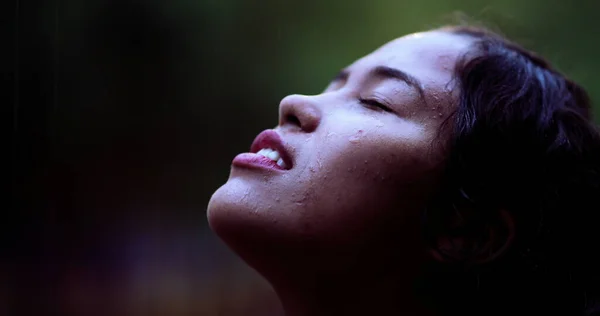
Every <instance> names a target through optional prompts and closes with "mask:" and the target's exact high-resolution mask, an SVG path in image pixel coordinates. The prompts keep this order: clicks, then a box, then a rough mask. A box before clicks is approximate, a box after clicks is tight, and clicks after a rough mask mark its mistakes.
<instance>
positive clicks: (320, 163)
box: [303, 131, 429, 234]
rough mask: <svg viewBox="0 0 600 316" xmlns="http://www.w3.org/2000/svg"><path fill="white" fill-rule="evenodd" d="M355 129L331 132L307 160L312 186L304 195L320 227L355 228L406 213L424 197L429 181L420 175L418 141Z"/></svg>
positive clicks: (421, 161) (424, 171) (421, 163)
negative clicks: (336, 135) (374, 135)
mask: <svg viewBox="0 0 600 316" xmlns="http://www.w3.org/2000/svg"><path fill="white" fill-rule="evenodd" d="M357 134H359V135H357ZM357 134H344V135H343V136H342V137H341V138H337V139H334V138H330V141H331V142H330V143H328V144H324V146H323V148H327V150H321V151H316V154H315V156H314V159H313V161H312V162H311V164H310V166H309V170H310V171H309V174H310V176H309V179H310V180H309V181H310V183H311V185H310V186H309V187H310V188H311V190H310V191H309V192H307V194H306V198H305V199H303V201H305V202H306V203H307V204H306V209H309V210H311V211H310V212H309V214H307V216H308V217H309V218H310V217H312V216H314V217H315V218H314V219H315V222H317V221H318V222H317V223H318V225H319V227H320V228H323V229H332V230H333V231H338V230H344V231H345V233H348V234H354V233H356V231H366V230H368V229H367V227H369V226H372V227H376V226H378V224H376V222H385V221H388V220H392V219H398V218H404V217H405V216H406V215H409V213H412V212H414V210H417V209H420V208H421V205H422V204H423V203H424V201H423V200H422V199H421V198H420V196H424V195H422V194H421V192H425V191H427V190H429V188H428V185H429V184H426V183H425V182H424V181H422V180H423V177H424V176H425V175H426V174H427V169H428V168H427V164H426V161H425V160H424V159H423V158H424V155H423V149H424V148H423V147H422V146H420V145H419V144H421V143H422V142H420V141H413V142H410V141H407V142H400V143H399V142H397V138H396V139H395V140H391V139H387V140H386V138H383V137H379V138H369V137H368V136H367V135H363V136H361V135H360V134H364V131H363V133H359V132H358V131H357ZM417 181H418V182H419V183H420V184H417V183H416V182H417ZM421 183H422V184H421ZM340 223H344V225H340Z"/></svg>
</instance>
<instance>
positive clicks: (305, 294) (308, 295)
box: [270, 264, 433, 316]
mask: <svg viewBox="0 0 600 316" xmlns="http://www.w3.org/2000/svg"><path fill="white" fill-rule="evenodd" d="M390 268H391V267H390ZM410 268H411V267H403V266H402V265H401V264H400V265H396V266H395V267H394V269H393V270H392V269H386V268H382V267H381V266H379V267H369V266H360V267H355V268H353V269H351V270H348V271H343V272H340V271H336V272H333V273H332V272H331V271H328V272H326V273H324V272H313V273H303V274H302V275H298V274H295V275H294V277H293V278H290V277H289V276H288V277H286V278H285V279H283V280H279V282H277V281H275V282H274V280H270V281H271V283H272V285H273V287H274V288H275V291H276V293H277V295H278V296H279V298H280V300H281V303H282V305H283V308H284V310H285V315H286V316H320V315H327V316H337V315H344V316H349V315H412V316H424V315H427V316H429V315H433V313H431V312H430V311H429V310H427V309H426V308H425V307H424V306H423V305H421V303H420V302H419V301H418V300H417V299H416V297H415V295H414V289H413V285H412V284H414V283H413V282H414V279H412V278H411V277H407V276H405V275H401V274H400V273H397V272H395V271H398V270H400V271H402V272H404V273H406V271H411V270H408V269H410ZM392 271H394V272H392ZM414 272H416V271H414ZM290 274H294V273H293V272H292V273H290ZM408 274H410V273H408ZM415 274H416V273H415Z"/></svg>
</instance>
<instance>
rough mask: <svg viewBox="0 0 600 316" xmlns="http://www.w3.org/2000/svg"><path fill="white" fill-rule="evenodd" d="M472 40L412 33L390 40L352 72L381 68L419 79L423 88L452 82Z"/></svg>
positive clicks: (456, 36) (431, 33)
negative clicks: (455, 68)
mask: <svg viewBox="0 0 600 316" xmlns="http://www.w3.org/2000/svg"><path fill="white" fill-rule="evenodd" d="M471 44H472V39H470V38H468V37H466V36H461V35H455V34H451V33H448V32H443V31H430V32H422V33H414V34H410V35H407V36H403V37H400V38H397V39H395V40H392V41H390V42H388V43H386V44H385V45H383V46H381V47H380V48H378V49H377V50H375V51H374V52H372V53H371V54H369V55H367V56H365V57H363V58H361V59H359V60H358V61H356V62H355V63H354V64H353V65H352V66H351V67H349V69H350V71H351V72H354V71H357V72H361V71H363V70H364V71H367V70H368V69H371V68H373V67H376V66H379V65H384V66H388V67H392V68H397V69H399V70H402V71H404V72H407V73H409V74H410V75H412V76H414V77H416V78H417V79H419V80H420V81H421V82H422V84H423V85H424V86H425V88H427V87H429V86H431V85H439V84H445V83H447V82H448V81H450V80H451V79H452V76H453V71H454V66H455V64H456V62H457V60H458V58H460V57H461V56H462V55H463V54H464V53H465V52H467V51H468V49H469V47H470V45H471Z"/></svg>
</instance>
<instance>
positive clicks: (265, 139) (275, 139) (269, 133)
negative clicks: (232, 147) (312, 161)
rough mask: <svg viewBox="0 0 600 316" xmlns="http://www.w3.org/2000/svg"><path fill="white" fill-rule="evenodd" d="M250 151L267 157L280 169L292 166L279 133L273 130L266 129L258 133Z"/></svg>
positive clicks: (287, 168)
mask: <svg viewBox="0 0 600 316" xmlns="http://www.w3.org/2000/svg"><path fill="white" fill-rule="evenodd" d="M250 152H252V153H255V154H257V155H259V156H262V157H264V158H267V159H269V160H270V161H272V162H273V163H274V164H276V165H277V166H278V167H279V168H281V169H284V170H289V169H291V168H292V160H291V157H290V154H289V152H288V151H287V150H286V148H285V145H284V144H283V141H282V140H281V137H280V136H279V134H277V133H276V132H275V131H273V130H266V131H264V132H262V133H260V134H258V136H256V138H255V139H254V142H253V143H252V146H251V147H250Z"/></svg>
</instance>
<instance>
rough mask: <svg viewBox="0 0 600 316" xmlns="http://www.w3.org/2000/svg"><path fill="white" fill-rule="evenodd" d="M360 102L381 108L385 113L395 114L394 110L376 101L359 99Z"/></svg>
mask: <svg viewBox="0 0 600 316" xmlns="http://www.w3.org/2000/svg"><path fill="white" fill-rule="evenodd" d="M358 102H360V103H361V104H363V105H367V106H370V107H376V108H379V109H381V110H383V111H385V112H393V111H392V109H390V108H389V107H388V106H386V105H384V104H383V103H381V102H379V101H377V100H375V99H367V98H362V97H360V98H358Z"/></svg>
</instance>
